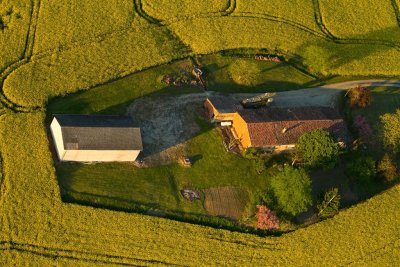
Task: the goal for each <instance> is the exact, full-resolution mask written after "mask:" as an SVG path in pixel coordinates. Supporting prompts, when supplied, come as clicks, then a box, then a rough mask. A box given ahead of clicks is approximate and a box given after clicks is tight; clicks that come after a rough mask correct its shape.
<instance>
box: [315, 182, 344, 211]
mask: <svg viewBox="0 0 400 267" xmlns="http://www.w3.org/2000/svg"><path fill="white" fill-rule="evenodd" d="M339 207H340V195H339V190H338V189H337V188H332V189H331V190H329V191H327V192H326V193H325V194H324V196H323V198H322V201H321V202H320V203H319V204H317V209H318V211H319V212H318V216H321V217H330V216H333V215H335V214H336V213H337V212H338V211H339Z"/></svg>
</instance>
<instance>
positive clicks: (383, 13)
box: [319, 0, 400, 42]
mask: <svg viewBox="0 0 400 267" xmlns="http://www.w3.org/2000/svg"><path fill="white" fill-rule="evenodd" d="M392 2H393V1H391V0H380V1H375V0H341V1H335V0H322V1H319V3H320V8H321V14H322V17H323V20H324V23H325V26H326V27H327V28H328V30H329V31H331V32H332V33H333V34H334V35H336V36H338V37H341V38H361V39H380V40H382V39H383V40H392V41H396V42H398V41H399V40H400V28H399V24H398V21H397V16H398V14H397V13H396V10H395V8H394V7H393V4H392Z"/></svg>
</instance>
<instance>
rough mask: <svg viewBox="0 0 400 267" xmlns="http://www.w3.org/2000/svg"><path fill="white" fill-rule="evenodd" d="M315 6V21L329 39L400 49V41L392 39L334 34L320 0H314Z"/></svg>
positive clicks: (338, 41) (393, 3) (396, 10)
mask: <svg viewBox="0 0 400 267" xmlns="http://www.w3.org/2000/svg"><path fill="white" fill-rule="evenodd" d="M394 1H396V0H393V1H392V5H393V7H394V6H395V5H396V6H397V9H396V8H395V12H396V14H397V21H398V23H400V17H399V13H398V12H399V8H398V5H397V3H395V2H394ZM313 6H314V14H315V16H314V17H315V22H316V24H317V25H318V27H319V28H320V30H321V31H322V32H323V33H324V34H325V35H326V37H327V38H328V39H329V41H332V42H334V43H337V44H352V45H364V44H368V45H382V46H387V47H392V48H395V49H397V50H399V51H400V42H392V41H385V40H378V39H376V40H374V39H361V38H342V37H339V36H336V35H334V34H333V33H332V32H331V31H330V30H329V28H328V27H327V25H326V24H325V22H324V19H323V16H322V12H321V6H320V0H313Z"/></svg>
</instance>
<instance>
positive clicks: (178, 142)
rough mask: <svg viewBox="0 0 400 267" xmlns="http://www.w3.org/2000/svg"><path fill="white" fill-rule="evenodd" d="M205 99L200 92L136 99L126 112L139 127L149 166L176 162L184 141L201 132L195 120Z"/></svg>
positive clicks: (180, 154) (183, 153)
mask: <svg viewBox="0 0 400 267" xmlns="http://www.w3.org/2000/svg"><path fill="white" fill-rule="evenodd" d="M204 100H205V95H204V94H203V93H198V94H185V95H180V96H167V95H153V96H146V97H142V98H139V99H137V100H135V101H134V102H133V103H132V104H131V105H130V106H129V108H128V114H129V115H130V116H131V117H132V118H133V120H134V121H135V122H136V123H137V125H138V126H139V127H140V129H141V133H142V140H143V147H144V151H143V152H142V153H141V156H140V157H141V158H142V159H143V160H144V162H145V164H146V165H148V166H154V165H164V164H169V163H172V162H176V161H177V160H178V159H179V158H180V157H182V156H185V155H186V141H188V140H190V139H191V138H193V137H194V136H195V135H197V134H198V133H199V132H200V128H199V126H198V125H197V123H196V119H197V117H198V115H199V114H200V113H201V112H202V104H203V101H204Z"/></svg>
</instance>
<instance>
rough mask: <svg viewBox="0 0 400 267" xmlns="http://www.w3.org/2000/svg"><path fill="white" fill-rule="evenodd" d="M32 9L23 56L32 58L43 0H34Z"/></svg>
mask: <svg viewBox="0 0 400 267" xmlns="http://www.w3.org/2000/svg"><path fill="white" fill-rule="evenodd" d="M31 3H32V10H31V16H30V21H29V28H28V32H27V35H26V39H25V47H24V52H23V58H26V59H30V58H31V57H32V54H33V48H34V46H35V36H36V28H37V23H38V20H39V12H40V7H41V0H32V1H31Z"/></svg>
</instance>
